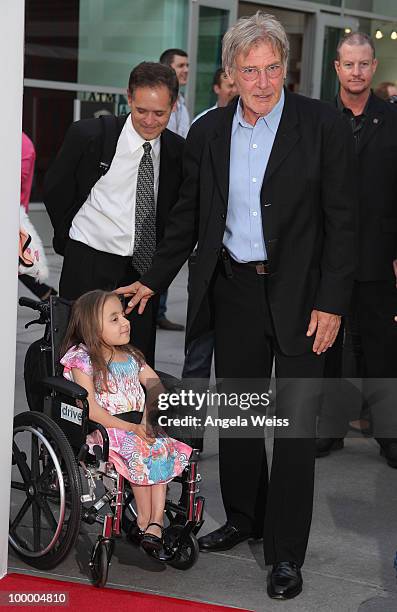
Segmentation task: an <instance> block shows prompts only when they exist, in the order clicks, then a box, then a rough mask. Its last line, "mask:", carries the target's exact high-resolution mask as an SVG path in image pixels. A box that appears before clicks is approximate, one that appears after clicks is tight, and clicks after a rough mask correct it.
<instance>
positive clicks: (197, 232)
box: [141, 91, 355, 354]
mask: <svg viewBox="0 0 397 612" xmlns="http://www.w3.org/2000/svg"><path fill="white" fill-rule="evenodd" d="M285 94H286V95H285V105H284V110H283V114H282V117H281V121H280V125H279V128H278V131H277V135H276V139H275V142H274V145H273V149H272V152H271V155H270V159H269V163H268V166H267V170H266V173H265V177H264V181H263V186H262V191H261V203H262V222H263V233H264V237H265V242H266V250H267V253H268V259H269V266H270V272H271V273H270V277H269V300H270V306H271V310H272V315H273V319H274V324H275V329H276V333H277V336H278V340H279V343H280V345H281V349H282V350H283V351H284V352H285V353H286V354H300V353H304V352H306V351H310V350H311V346H312V343H313V339H308V338H307V337H306V330H307V325H308V322H309V319H310V313H311V310H312V309H313V308H317V309H319V310H322V311H325V312H330V313H336V314H344V313H346V312H347V310H348V306H349V301H350V295H351V289H352V282H353V274H354V269H355V252H354V231H355V228H354V222H353V208H354V206H355V187H354V150H353V139H352V135H351V132H350V131H349V126H348V125H347V123H346V122H345V121H344V119H343V118H342V117H341V116H340V113H339V112H337V111H336V109H334V108H332V106H331V105H326V104H324V103H321V102H319V101H317V100H311V99H308V98H304V97H303V96H298V95H295V94H291V93H289V92H287V91H286V92H285ZM235 108H236V104H233V105H231V106H228V107H226V108H218V109H216V110H214V111H211V112H209V113H207V114H206V115H205V116H204V117H202V118H201V119H199V120H198V121H196V122H195V123H194V124H193V126H192V127H191V129H190V132H189V135H188V138H187V143H186V147H185V155H184V182H183V185H182V188H181V192H180V199H179V201H178V203H177V205H176V206H175V207H174V209H173V211H172V214H171V215H170V217H169V220H168V224H167V230H166V234H165V237H164V240H163V241H162V243H161V245H159V249H158V251H157V255H156V256H155V258H154V261H153V267H152V269H151V270H149V271H148V272H147V273H146V274H145V275H144V276H143V277H142V279H141V280H142V282H143V283H144V284H145V285H147V286H149V287H151V288H152V289H154V290H158V291H161V290H162V289H164V287H166V286H168V285H169V283H170V282H171V281H172V279H173V277H174V276H175V274H176V273H177V271H178V269H179V268H180V266H181V265H182V263H183V262H184V261H185V259H186V258H187V257H188V255H189V253H190V252H191V251H192V249H193V247H194V245H195V243H196V241H198V254H197V263H196V272H195V274H194V276H193V277H192V283H191V292H190V300H189V309H188V329H187V333H188V337H189V339H194V337H197V336H199V335H200V333H202V332H203V331H204V330H205V328H206V326H207V327H208V325H209V324H210V323H209V321H210V316H211V307H210V301H211V300H210V299H208V298H209V297H210V292H209V287H210V283H211V278H212V276H213V273H214V270H215V267H216V264H217V262H218V257H219V251H220V248H221V246H222V240H223V234H224V231H225V220H226V212H227V203H228V189H229V156H230V140H231V128H232V121H233V116H234V112H235ZM247 299H249V296H247ZM199 313H200V316H198V315H199ZM239 324H240V322H239V321H236V325H239ZM230 333H233V330H230ZM236 350H238V347H236Z"/></svg>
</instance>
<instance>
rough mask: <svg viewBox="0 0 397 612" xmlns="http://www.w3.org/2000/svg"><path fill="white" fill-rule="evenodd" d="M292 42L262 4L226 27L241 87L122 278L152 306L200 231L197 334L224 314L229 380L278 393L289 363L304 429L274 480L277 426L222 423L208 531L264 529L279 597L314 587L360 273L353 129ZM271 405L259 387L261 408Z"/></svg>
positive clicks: (197, 141)
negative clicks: (297, 81) (321, 491)
mask: <svg viewBox="0 0 397 612" xmlns="http://www.w3.org/2000/svg"><path fill="white" fill-rule="evenodd" d="M288 48H289V45H288V39H287V36H286V33H285V31H284V29H283V27H282V25H281V24H280V22H279V21H277V19H275V18H274V17H273V16H271V15H267V14H264V13H261V12H258V13H257V14H256V15H254V16H252V17H249V18H243V19H240V20H239V21H238V22H237V23H236V24H235V25H233V26H232V27H231V28H230V29H229V30H228V32H226V34H225V35H224V38H223V54H222V55H223V57H222V65H223V66H224V68H225V70H226V72H227V74H229V75H230V76H231V78H232V79H233V80H234V82H235V84H236V86H237V89H238V92H239V99H237V100H236V102H235V103H234V104H231V105H229V106H227V107H225V108H218V109H215V110H213V111H210V112H208V113H207V114H206V115H205V116H204V117H202V118H201V119H199V120H198V121H196V122H195V123H194V124H193V126H192V127H191V129H190V132H189V134H188V137H187V143H186V148H185V154H184V181H183V184H182V187H181V192H180V198H179V201H178V203H177V205H176V206H175V208H174V209H173V212H172V214H171V215H170V219H169V224H168V225H167V231H166V234H165V237H164V240H163V241H162V244H161V245H160V246H159V250H158V252H157V254H156V256H155V258H154V260H153V266H152V268H151V270H149V272H147V273H146V274H144V275H143V277H142V278H141V282H140V283H133V284H132V285H130V286H129V287H121V288H120V289H119V290H118V291H120V292H121V293H125V294H126V295H129V296H131V299H130V302H129V304H130V305H131V307H135V306H137V304H138V303H139V302H140V304H139V309H138V311H140V312H142V310H143V308H144V306H145V305H146V303H147V302H148V300H149V298H150V297H151V296H152V295H153V294H154V292H158V291H162V290H163V288H164V287H166V286H167V285H169V283H170V282H171V281H172V279H173V278H174V276H175V275H176V273H177V271H178V270H179V268H180V267H181V265H182V264H183V262H184V261H185V260H186V259H187V258H188V256H189V254H190V253H191V251H192V250H193V247H194V246H195V244H196V242H197V243H198V244H197V264H196V268H197V270H196V273H195V274H194V276H193V278H192V284H191V292H190V296H189V304H190V306H189V312H188V330H187V331H188V333H189V334H190V337H191V338H193V337H194V336H195V334H197V336H198V335H200V334H202V333H203V331H204V330H203V327H205V325H204V321H205V319H207V327H208V329H210V328H211V324H212V323H213V326H214V330H215V371H216V376H217V379H218V380H219V379H223V386H222V391H226V393H227V396H228V397H232V396H231V393H232V392H233V393H235V392H236V389H237V392H238V393H240V391H243V392H244V393H250V392H254V391H255V392H256V393H260V391H261V390H262V391H267V390H268V382H269V379H270V377H271V372H272V365H273V361H275V371H276V378H277V384H278V388H277V398H276V414H277V416H278V417H283V418H285V422H286V423H289V425H290V427H289V428H288V427H285V428H284V430H283V428H282V427H275V439H274V450H273V460H272V468H271V474H270V478H269V476H268V466H267V460H266V452H265V444H264V430H263V428H262V429H258V430H257V431H256V432H255V431H254V432H253V431H252V429H250V430H248V429H246V428H244V427H241V428H240V430H239V431H232V432H231V435H227V434H223V430H222V431H221V432H220V439H219V464H220V483H221V491H222V497H223V503H224V507H225V512H226V518H227V522H226V524H225V525H223V526H222V527H220V528H219V529H217V530H216V531H214V532H212V533H209V534H207V535H205V536H203V537H201V538H200V540H199V544H200V548H201V550H203V551H220V550H228V549H230V548H232V547H233V546H235V545H236V544H238V543H239V542H241V541H243V540H246V539H248V538H249V537H251V536H252V535H254V536H256V537H258V536H259V537H261V536H262V535H263V542H264V554H265V561H266V563H267V564H270V565H272V566H273V569H272V571H271V572H270V574H269V577H268V587H267V588H268V594H269V596H270V597H272V598H280V599H288V598H292V597H295V596H296V595H298V594H299V593H300V592H301V590H302V576H301V570H300V568H301V566H302V565H303V563H304V558H305V553H306V547H307V542H308V537H309V531H310V523H311V515H312V504H313V482H314V463H315V410H317V409H318V400H319V390H320V389H321V377H322V374H323V368H324V358H325V351H326V350H327V349H328V347H330V346H331V345H332V344H333V342H334V340H335V337H336V334H337V332H338V329H339V325H340V317H341V315H343V314H344V313H346V311H347V308H348V305H349V302H350V297H351V289H352V282H353V272H354V251H353V243H354V223H353V211H352V209H353V207H354V177H353V173H354V168H353V154H354V152H353V143H352V139H351V134H350V133H349V129H348V126H347V125H346V123H345V122H344V121H343V119H342V117H341V116H340V114H339V113H338V112H337V111H336V109H333V108H332V107H331V106H329V105H327V104H324V103H321V102H319V101H317V100H310V99H308V98H305V97H303V96H299V95H295V94H292V93H290V92H289V91H288V90H287V89H286V88H284V87H283V85H284V79H285V77H286V71H287V62H288ZM199 315H200V316H199ZM198 322H199V327H200V329H197V327H198V325H197V323H198ZM229 392H230V393H229ZM239 397H242V396H241V395H239ZM262 408H263V405H262V407H261V406H258V403H257V401H256V396H254V395H252V397H251V409H252V410H253V411H255V410H259V411H261V410H262ZM219 411H220V414H219V416H221V417H222V418H225V419H226V420H227V419H228V417H230V416H231V415H232V414H233V411H234V412H236V409H234V408H233V407H232V405H231V402H228V404H227V405H226V406H225V405H224V404H222V405H220V406H219ZM238 414H240V416H241V415H243V414H244V413H243V412H242V410H239V407H237V416H238ZM233 416H235V414H233ZM251 434H253V435H251ZM255 434H256V435H255Z"/></svg>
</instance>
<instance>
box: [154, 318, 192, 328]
mask: <svg viewBox="0 0 397 612" xmlns="http://www.w3.org/2000/svg"><path fill="white" fill-rule="evenodd" d="M157 327H158V328H159V329H166V330H167V331H183V330H184V329H185V327H184V326H183V325H180V324H179V323H173V322H172V321H169V320H168V319H167V318H166V317H162V318H161V319H157Z"/></svg>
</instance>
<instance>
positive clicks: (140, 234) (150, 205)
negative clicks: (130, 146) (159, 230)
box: [132, 142, 156, 274]
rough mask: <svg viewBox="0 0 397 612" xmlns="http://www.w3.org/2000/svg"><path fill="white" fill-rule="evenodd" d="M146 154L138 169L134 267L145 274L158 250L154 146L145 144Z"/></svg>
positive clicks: (148, 143)
mask: <svg viewBox="0 0 397 612" xmlns="http://www.w3.org/2000/svg"><path fill="white" fill-rule="evenodd" d="M142 146H143V149H144V153H143V155H142V158H141V161H140V163H139V168H138V179H137V183H136V205H135V240H134V253H133V255H132V265H133V266H134V268H135V269H136V270H137V271H138V272H140V274H144V273H145V272H146V271H147V270H148V269H149V268H150V266H151V264H152V258H153V255H154V251H155V249H156V209H155V203H154V168H153V160H152V157H151V155H150V151H151V149H152V145H151V144H150V142H144V143H143V145H142Z"/></svg>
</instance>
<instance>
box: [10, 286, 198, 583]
mask: <svg viewBox="0 0 397 612" xmlns="http://www.w3.org/2000/svg"><path fill="white" fill-rule="evenodd" d="M19 303H20V305H22V306H27V307H29V308H31V309H33V310H35V311H38V313H39V318H38V319H37V320H34V321H31V322H29V323H27V324H26V325H25V327H29V326H30V325H32V324H33V323H38V324H41V325H44V326H45V332H44V336H43V338H41V339H40V340H37V341H35V342H33V344H31V345H30V347H29V348H28V351H27V353H26V357H25V365H24V379H25V391H26V398H27V402H28V406H29V409H30V411H27V412H23V413H21V414H18V415H17V416H16V417H15V419H14V432H13V444H12V463H13V470H12V481H11V488H12V504H11V512H10V528H9V544H10V546H11V548H12V549H13V551H15V553H16V554H17V555H18V556H19V557H20V558H21V559H22V560H23V561H24V562H25V563H27V564H28V565H31V566H32V567H34V568H37V569H40V570H49V569H52V568H54V567H56V566H57V565H58V564H60V563H61V562H62V561H63V560H64V559H65V558H66V556H67V555H68V553H69V552H70V551H71V549H72V548H73V546H74V544H75V542H76V540H77V537H78V535H79V531H80V525H81V522H85V523H87V524H89V525H93V524H94V523H98V524H99V525H101V532H100V533H99V535H98V537H97V539H96V542H95V543H94V545H93V548H92V550H91V555H90V561H89V571H90V575H91V576H90V577H91V580H92V583H93V584H94V585H96V586H99V587H101V586H104V585H105V584H106V581H107V577H108V571H109V566H110V563H111V558H112V553H113V550H114V545H115V540H116V539H117V538H118V537H120V536H121V533H122V531H124V532H125V533H126V535H127V539H128V536H129V534H130V533H132V530H133V528H134V527H135V521H136V518H137V513H136V510H135V506H134V496H133V492H132V488H131V487H130V485H129V482H128V481H127V482H125V479H124V478H123V476H121V475H120V474H118V473H117V472H116V470H115V468H114V466H113V464H111V463H110V462H109V461H108V458H109V438H108V434H107V431H106V429H105V428H104V427H103V426H102V425H100V424H99V423H96V422H94V421H91V420H90V419H89V406H88V400H87V392H86V390H85V389H84V388H83V387H81V386H79V385H77V384H76V383H74V382H71V381H69V380H66V379H65V378H63V376H62V366H61V365H60V363H59V360H60V355H59V351H60V345H61V342H62V339H63V337H64V335H65V331H66V328H67V324H68V321H69V317H70V308H71V303H70V302H67V301H66V300H63V299H62V298H59V297H51V298H50V300H49V301H45V302H37V301H35V300H31V299H29V298H20V300H19ZM158 374H159V376H160V379H161V380H162V383H163V385H164V387H165V388H166V390H169V391H171V390H175V384H176V383H177V382H178V381H177V379H175V378H174V377H171V376H170V375H167V374H163V373H161V372H159V373H158ZM135 416H137V415H135ZM94 430H98V431H99V432H100V434H101V437H102V441H103V444H102V447H100V446H95V447H94V449H93V451H94V454H92V453H90V452H89V448H88V445H87V444H86V436H87V434H88V433H90V432H92V431H94ZM169 433H171V432H169ZM198 458H199V453H198V452H197V451H195V450H193V453H192V456H191V459H190V462H189V464H188V466H187V467H186V468H185V470H184V472H183V473H182V475H181V476H179V477H176V478H175V479H174V480H173V481H172V482H177V483H179V484H180V496H179V499H178V500H177V501H172V500H171V499H169V498H168V497H169V491H167V500H166V505H165V511H164V513H165V522H164V525H165V529H164V534H163V540H164V546H163V549H162V551H161V553H155V552H153V553H152V556H153V557H155V558H156V559H157V561H159V562H162V563H166V564H169V565H170V566H172V567H174V568H177V569H181V570H186V569H189V568H190V567H192V566H193V565H194V563H195V562H196V560H197V558H198V554H199V547H198V543H197V538H196V535H197V533H198V531H199V529H200V528H201V526H202V524H203V510H204V498H203V497H202V496H200V495H198V493H199V482H200V480H201V478H200V474H199V472H198V467H197V463H198ZM82 476H83V478H82ZM83 482H85V484H86V486H85V492H83V486H82V483H83ZM179 484H178V488H179Z"/></svg>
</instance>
